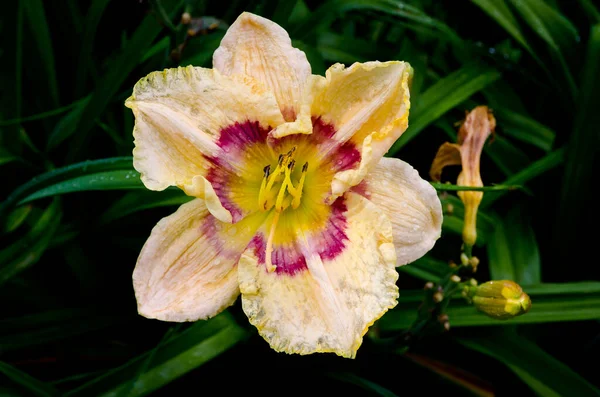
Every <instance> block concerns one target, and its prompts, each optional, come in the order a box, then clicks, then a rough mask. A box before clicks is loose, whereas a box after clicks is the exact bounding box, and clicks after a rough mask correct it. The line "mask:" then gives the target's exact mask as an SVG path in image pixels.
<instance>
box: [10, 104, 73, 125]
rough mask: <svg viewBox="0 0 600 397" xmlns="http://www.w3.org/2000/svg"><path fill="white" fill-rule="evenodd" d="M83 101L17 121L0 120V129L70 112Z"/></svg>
mask: <svg viewBox="0 0 600 397" xmlns="http://www.w3.org/2000/svg"><path fill="white" fill-rule="evenodd" d="M84 100H85V99H80V100H78V101H75V102H73V103H71V104H69V105H66V106H62V107H60V108H57V109H53V110H48V111H47V112H42V113H38V114H34V115H31V116H26V117H20V118H18V119H11V120H0V127H4V126H7V125H14V124H21V123H25V122H27V121H35V120H41V119H45V118H47V117H50V116H56V115H57V114H61V113H64V112H66V111H68V110H70V109H71V108H73V107H75V106H77V105H79V104H80V103H81V102H82V101H84Z"/></svg>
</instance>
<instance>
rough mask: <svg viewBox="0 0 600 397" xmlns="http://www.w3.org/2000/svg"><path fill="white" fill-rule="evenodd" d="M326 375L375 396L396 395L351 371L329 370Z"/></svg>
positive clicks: (395, 396)
mask: <svg viewBox="0 0 600 397" xmlns="http://www.w3.org/2000/svg"><path fill="white" fill-rule="evenodd" d="M327 377H329V378H332V379H336V380H339V381H341V382H345V383H350V384H352V385H356V386H358V387H360V388H361V389H363V390H364V391H366V392H370V393H371V394H373V395H376V396H382V397H397V395H396V394H394V393H392V392H391V391H390V390H388V389H386V388H385V387H383V386H380V385H378V384H377V383H374V382H371V381H370V380H367V379H365V378H362V377H360V376H358V375H355V374H353V373H351V372H329V373H327Z"/></svg>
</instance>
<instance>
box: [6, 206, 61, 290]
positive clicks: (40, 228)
mask: <svg viewBox="0 0 600 397" xmlns="http://www.w3.org/2000/svg"><path fill="white" fill-rule="evenodd" d="M61 215H62V212H61V210H60V203H59V201H58V199H54V201H53V202H52V204H50V205H49V206H48V208H46V210H45V211H44V212H43V214H42V216H40V218H39V219H38V221H37V222H36V223H35V225H34V226H33V227H32V228H31V230H30V231H29V232H28V233H27V234H26V235H25V236H24V237H22V238H21V239H20V240H18V241H16V242H14V243H13V244H11V245H9V246H8V247H6V248H4V249H3V250H2V251H0V285H1V284H3V283H4V282H6V281H7V280H9V279H10V278H12V277H13V276H15V275H16V274H17V273H19V272H21V271H23V270H25V269H26V268H28V267H29V266H31V265H33V264H34V263H36V262H37V261H38V260H39V259H40V257H41V256H42V254H43V252H44V251H45V250H46V248H47V247H48V245H49V244H50V240H51V239H52V236H53V235H54V233H55V232H56V229H57V228H58V225H59V224H60V218H61Z"/></svg>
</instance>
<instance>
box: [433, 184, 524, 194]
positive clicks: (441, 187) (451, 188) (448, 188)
mask: <svg viewBox="0 0 600 397" xmlns="http://www.w3.org/2000/svg"><path fill="white" fill-rule="evenodd" d="M429 183H430V184H431V186H433V187H434V188H435V190H437V191H440V192H461V191H463V192H464V191H473V192H498V191H503V190H517V189H519V188H520V186H507V185H492V186H459V185H452V184H450V183H440V182H429Z"/></svg>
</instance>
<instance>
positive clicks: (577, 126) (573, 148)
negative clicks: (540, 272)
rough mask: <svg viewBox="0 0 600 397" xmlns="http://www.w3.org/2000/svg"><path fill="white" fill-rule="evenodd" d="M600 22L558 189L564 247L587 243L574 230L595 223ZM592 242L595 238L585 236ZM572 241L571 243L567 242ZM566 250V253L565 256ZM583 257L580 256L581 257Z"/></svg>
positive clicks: (590, 48) (591, 45)
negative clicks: (592, 211)
mask: <svg viewBox="0 0 600 397" xmlns="http://www.w3.org/2000/svg"><path fill="white" fill-rule="evenodd" d="M598 70H600V24H597V25H595V26H594V27H592V29H591V32H590V38H589V42H588V48H587V53H586V58H585V63H584V68H583V74H582V80H581V82H582V83H581V91H580V96H579V99H578V101H577V113H576V114H575V121H574V124H573V129H572V131H571V136H570V139H569V143H568V145H567V149H566V162H565V169H564V174H563V177H562V181H561V182H562V183H560V185H561V192H560V210H559V214H558V222H557V233H556V238H557V241H559V242H560V244H561V245H563V244H565V251H566V250H568V248H566V247H574V246H576V245H579V244H582V243H583V244H587V242H586V241H585V239H584V241H583V242H582V241H581V239H579V236H578V233H574V231H576V230H585V229H586V228H587V227H592V228H593V227H594V226H595V225H596V221H595V218H594V217H593V216H590V210H592V209H591V208H592V207H590V206H593V205H595V203H594V199H593V198H594V196H595V194H596V193H595V188H594V187H593V186H594V183H593V180H594V179H595V176H596V172H595V171H596V169H597V167H594V164H596V165H597V164H598V162H597V161H598V160H597V159H598V157H597V154H598V148H599V147H600V138H599V134H598V126H599V125H600V112H599V108H598V105H599V104H600V77H599V76H598ZM587 241H588V242H589V243H592V244H593V243H594V241H595V239H592V238H590V239H588V240H587ZM570 244H574V245H570ZM567 255H568V253H567V254H566V255H565V256H567ZM581 258H583V257H581Z"/></svg>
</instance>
